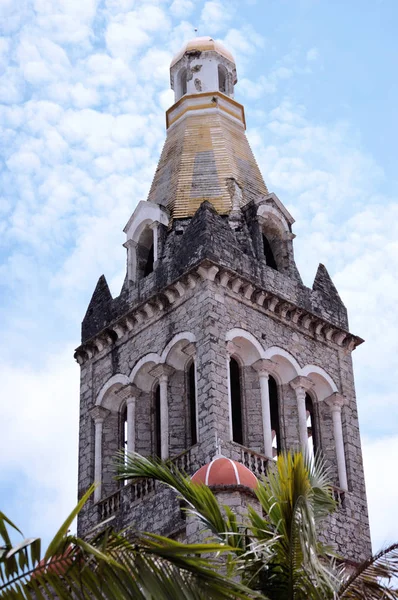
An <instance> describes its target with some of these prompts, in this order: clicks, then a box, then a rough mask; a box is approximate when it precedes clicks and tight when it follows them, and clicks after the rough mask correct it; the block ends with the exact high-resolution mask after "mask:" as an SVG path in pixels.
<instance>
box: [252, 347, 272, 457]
mask: <svg viewBox="0 0 398 600" xmlns="http://www.w3.org/2000/svg"><path fill="white" fill-rule="evenodd" d="M270 366H272V362H271V361H270V360H266V359H260V360H258V361H257V362H255V363H254V364H253V368H254V369H255V370H256V371H257V373H258V378H259V380H260V394H261V415H262V422H263V438H264V455H265V456H267V457H268V458H273V456H272V428H271V410H270V404H269V387H268V378H269V371H270Z"/></svg>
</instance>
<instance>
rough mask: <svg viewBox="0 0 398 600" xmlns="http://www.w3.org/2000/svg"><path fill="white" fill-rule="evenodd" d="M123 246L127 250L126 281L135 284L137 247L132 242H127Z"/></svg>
mask: <svg viewBox="0 0 398 600" xmlns="http://www.w3.org/2000/svg"><path fill="white" fill-rule="evenodd" d="M123 246H124V247H125V248H127V280H128V281H132V282H133V283H135V281H136V279H137V246H138V243H137V242H135V241H134V240H127V241H126V242H125V243H124V244H123Z"/></svg>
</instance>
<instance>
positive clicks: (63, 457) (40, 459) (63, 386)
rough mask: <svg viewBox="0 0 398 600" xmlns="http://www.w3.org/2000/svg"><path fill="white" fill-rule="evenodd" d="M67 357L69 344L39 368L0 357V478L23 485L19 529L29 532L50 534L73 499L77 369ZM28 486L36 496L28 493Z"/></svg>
mask: <svg viewBox="0 0 398 600" xmlns="http://www.w3.org/2000/svg"><path fill="white" fill-rule="evenodd" d="M42 351H43V350H42ZM72 356H73V347H72V346H67V347H64V348H63V349H62V351H60V352H59V353H58V354H56V355H53V356H51V358H47V357H46V356H45V355H44V356H43V359H44V360H43V361H42V366H41V367H40V368H39V369H32V367H30V366H29V365H23V364H20V365H18V366H14V365H11V364H7V363H4V362H2V364H1V367H0V376H1V380H2V382H3V392H2V397H3V398H4V399H6V401H5V402H3V403H2V416H1V420H2V435H1V436H0V473H1V479H2V481H3V482H5V481H7V480H9V481H10V482H11V485H12V486H13V487H15V488H18V486H19V485H20V483H19V480H20V481H21V482H23V486H24V487H26V491H27V496H29V498H28V497H26V498H25V506H26V510H25V511H24V520H25V523H24V528H25V529H26V530H27V531H28V532H29V535H35V534H36V535H45V536H48V535H49V534H50V533H55V531H56V528H58V527H59V526H60V524H61V522H62V520H63V518H64V517H66V515H67V514H68V513H69V512H70V511H71V509H72V508H73V506H74V505H75V504H76V491H75V488H74V486H73V485H71V484H72V482H74V481H75V480H76V476H77V431H78V398H79V372H78V367H77V365H76V364H74V362H73V359H72ZM16 399H17V401H16ZM31 487H33V488H34V489H35V490H36V493H37V496H36V495H35V496H34V497H32V495H31V493H30V492H29V489H30V488H31ZM40 488H41V490H42V493H41V494H40ZM27 507H29V510H27ZM14 510H16V511H18V512H19V510H18V507H15V508H14ZM25 515H26V516H25ZM9 516H10V517H11V518H13V514H12V511H11V512H10V513H9ZM19 516H20V515H19Z"/></svg>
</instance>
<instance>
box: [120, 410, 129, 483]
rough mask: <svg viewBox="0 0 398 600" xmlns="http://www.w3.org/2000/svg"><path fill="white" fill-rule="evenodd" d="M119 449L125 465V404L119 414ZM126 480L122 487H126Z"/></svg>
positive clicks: (126, 432) (126, 430)
mask: <svg viewBox="0 0 398 600" xmlns="http://www.w3.org/2000/svg"><path fill="white" fill-rule="evenodd" d="M120 434H121V435H120V449H121V451H122V452H123V456H124V464H126V463H127V436H128V428H127V405H126V404H125V405H124V406H123V407H122V410H121V412H120ZM128 483H129V482H128V479H125V480H124V481H123V484H124V485H127V484H128Z"/></svg>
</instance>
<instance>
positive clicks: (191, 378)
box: [187, 362, 198, 446]
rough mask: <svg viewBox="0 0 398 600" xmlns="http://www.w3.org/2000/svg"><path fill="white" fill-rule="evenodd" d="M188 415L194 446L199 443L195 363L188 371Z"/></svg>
mask: <svg viewBox="0 0 398 600" xmlns="http://www.w3.org/2000/svg"><path fill="white" fill-rule="evenodd" d="M187 387H188V414H189V431H190V438H191V446H194V445H195V444H196V443H197V441H198V434H197V424H196V382H195V363H194V362H192V363H191V364H190V366H189V369H188V386H187Z"/></svg>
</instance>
